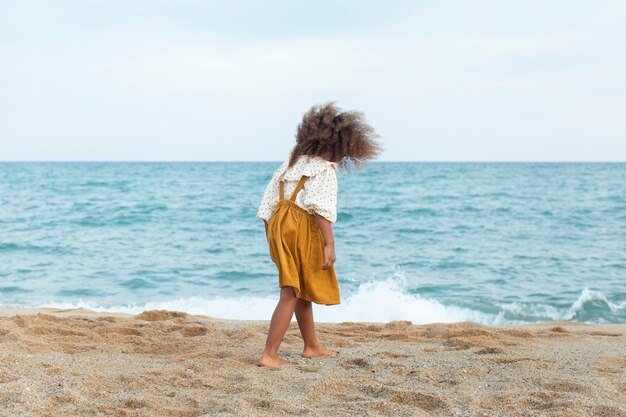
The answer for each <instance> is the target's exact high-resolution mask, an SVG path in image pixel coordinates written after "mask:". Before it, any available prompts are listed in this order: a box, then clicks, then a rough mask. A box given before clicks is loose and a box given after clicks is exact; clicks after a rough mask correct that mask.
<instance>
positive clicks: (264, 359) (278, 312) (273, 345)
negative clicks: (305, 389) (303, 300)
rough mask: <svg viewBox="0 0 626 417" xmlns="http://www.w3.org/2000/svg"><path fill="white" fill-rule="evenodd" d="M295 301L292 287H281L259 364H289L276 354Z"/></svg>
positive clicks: (285, 331) (289, 320) (294, 306)
mask: <svg viewBox="0 0 626 417" xmlns="http://www.w3.org/2000/svg"><path fill="white" fill-rule="evenodd" d="M296 301H297V298H296V295H295V293H294V291H293V287H283V288H281V290H280V301H278V305H277V306H276V309H275V310H274V314H273V315H272V321H271V323H270V330H269V332H268V333H267V341H266V342H265V349H264V350H263V355H262V356H261V359H260V360H259V363H258V365H259V366H280V365H289V362H287V361H285V360H283V359H281V358H280V356H278V348H279V347H280V344H281V342H282V341H283V337H285V333H287V329H288V328H289V323H291V318H292V317H293V311H294V309H295V308H296Z"/></svg>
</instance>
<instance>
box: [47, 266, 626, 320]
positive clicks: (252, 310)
mask: <svg viewBox="0 0 626 417" xmlns="http://www.w3.org/2000/svg"><path fill="white" fill-rule="evenodd" d="M277 301H278V296H275V297H250V296H240V297H226V298H213V299H207V298H202V297H188V298H179V299H176V300H169V301H158V302H148V303H145V304H129V305H102V304H96V303H93V302H89V301H83V300H80V301H79V302H77V303H67V302H49V303H46V304H41V305H38V306H36V307H55V308H78V307H81V308H87V309H90V310H94V311H99V312H119V313H129V314H139V313H141V312H143V311H146V310H160V309H164V310H175V311H184V312H186V313H189V314H199V315H206V316H211V317H215V318H223V319H237V320H269V319H270V318H271V316H272V312H273V311H274V307H275V306H276V302H277ZM498 307H499V308H500V311H499V313H497V314H488V313H484V312H480V311H475V310H471V309H469V308H464V307H459V306H453V305H445V304H443V303H441V302H439V301H437V300H434V299H431V298H427V297H423V296H421V295H419V294H411V293H409V292H407V291H405V290H404V289H403V287H402V280H401V279H398V278H397V277H396V278H395V279H393V280H391V279H390V280H386V281H373V282H367V283H364V284H361V285H360V286H359V288H358V290H357V291H356V292H355V293H353V294H350V295H348V296H346V297H344V298H343V299H342V302H341V304H340V305H336V306H330V307H326V306H317V305H316V306H315V313H314V314H315V317H316V321H319V322H345V321H359V322H378V323H386V322H389V321H393V320H410V321H412V322H413V323H415V324H426V323H437V322H439V323H452V322H462V321H475V322H479V323H485V324H501V323H508V324H521V323H530V322H537V321H562V320H577V321H580V320H582V321H592V322H603V321H606V320H604V319H603V318H602V317H595V316H593V311H592V310H593V309H594V308H596V309H597V308H601V309H604V310H605V311H606V312H607V313H608V311H609V310H610V312H611V313H612V314H622V312H621V310H624V309H625V308H626V302H622V303H620V304H616V303H611V302H610V301H608V300H607V298H606V297H605V296H604V295H603V294H602V293H600V292H597V291H591V290H589V289H588V288H585V289H584V290H583V291H582V292H581V294H580V296H579V297H578V299H577V300H576V301H575V302H574V303H573V304H572V305H571V307H570V308H569V309H567V308H565V309H559V308H556V307H554V306H551V305H548V304H528V303H518V302H515V303H509V304H500V305H499V306H498ZM589 314H591V316H590V315H589ZM294 320H295V318H294Z"/></svg>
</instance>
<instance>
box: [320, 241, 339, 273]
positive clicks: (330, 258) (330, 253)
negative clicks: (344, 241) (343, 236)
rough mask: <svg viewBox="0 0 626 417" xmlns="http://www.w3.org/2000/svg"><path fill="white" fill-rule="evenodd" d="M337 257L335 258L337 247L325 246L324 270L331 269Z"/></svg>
mask: <svg viewBox="0 0 626 417" xmlns="http://www.w3.org/2000/svg"><path fill="white" fill-rule="evenodd" d="M336 259H337V257H336V256H335V245H334V244H333V245H326V246H324V264H323V265H322V269H329V268H330V267H331V266H333V264H334V263H335V260H336Z"/></svg>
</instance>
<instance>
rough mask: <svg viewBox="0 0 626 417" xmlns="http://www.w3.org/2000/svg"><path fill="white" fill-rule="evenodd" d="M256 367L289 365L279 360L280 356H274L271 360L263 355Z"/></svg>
mask: <svg viewBox="0 0 626 417" xmlns="http://www.w3.org/2000/svg"><path fill="white" fill-rule="evenodd" d="M257 365H258V366H285V365H290V363H289V362H287V361H285V360H283V359H281V358H280V356H276V357H274V358H273V357H271V356H269V355H265V354H263V356H261V359H259V363H257Z"/></svg>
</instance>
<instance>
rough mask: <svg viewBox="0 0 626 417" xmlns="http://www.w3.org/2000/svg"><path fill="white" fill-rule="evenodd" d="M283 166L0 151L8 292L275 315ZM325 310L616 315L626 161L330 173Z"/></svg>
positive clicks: (2, 261)
mask: <svg viewBox="0 0 626 417" xmlns="http://www.w3.org/2000/svg"><path fill="white" fill-rule="evenodd" d="M279 164H280V163H279V162H262V163H261V162H259V163H230V162H229V163H226V162H225V163H0V304H3V305H11V306H54V307H76V306H83V307H87V308H92V309H95V310H102V311H122V312H133V313H134V312H140V311H142V310H144V309H153V308H167V309H173V310H181V311H187V312H190V313H195V314H206V315H210V316H214V317H224V318H240V319H262V320H267V319H269V318H270V316H271V313H272V310H273V307H274V305H275V302H276V300H277V294H278V289H277V277H276V271H275V267H274V265H273V263H272V262H271V260H270V257H269V254H268V250H267V246H266V243H265V236H264V229H263V224H262V222H261V221H260V220H258V219H256V217H255V215H256V210H257V206H258V204H259V202H260V199H261V195H262V193H263V191H264V189H265V186H266V185H267V182H268V181H269V179H270V178H271V175H272V173H273V171H274V169H275V168H276V167H277V166H278V165H279ZM338 210H339V216H338V221H337V223H336V224H335V226H334V232H335V239H336V251H337V263H336V265H335V267H336V271H337V275H338V278H339V283H340V288H341V292H342V304H341V305H339V306H333V307H326V306H319V307H318V306H316V310H315V314H316V316H317V318H318V319H319V320H321V321H380V322H382V321H389V320H397V319H406V320H412V321H413V322H415V323H428V322H450V321H463V320H474V321H479V322H483V323H523V322H536V321H547V320H575V321H588V322H621V323H623V322H626V164H532V163H528V164H507V163H502V164H496V163H487V164H483V163H460V164H456V163H449V164H447V163H382V162H379V163H373V164H370V166H369V167H367V168H365V169H364V170H362V171H354V172H353V173H352V174H347V173H340V174H339V204H338Z"/></svg>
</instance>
